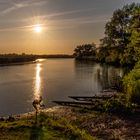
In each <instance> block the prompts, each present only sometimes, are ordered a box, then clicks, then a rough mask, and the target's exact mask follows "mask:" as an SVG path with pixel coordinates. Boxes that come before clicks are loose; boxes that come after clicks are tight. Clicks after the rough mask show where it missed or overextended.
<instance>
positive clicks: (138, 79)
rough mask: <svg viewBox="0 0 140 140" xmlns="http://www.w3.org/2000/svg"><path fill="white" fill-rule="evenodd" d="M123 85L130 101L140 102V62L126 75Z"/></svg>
mask: <svg viewBox="0 0 140 140" xmlns="http://www.w3.org/2000/svg"><path fill="white" fill-rule="evenodd" d="M123 86H124V92H125V93H126V97H127V99H128V101H130V102H133V103H137V104H140V62H138V63H137V64H136V65H135V67H134V69H133V70H132V71H131V72H130V73H129V74H128V75H126V76H125V77H124V79H123Z"/></svg>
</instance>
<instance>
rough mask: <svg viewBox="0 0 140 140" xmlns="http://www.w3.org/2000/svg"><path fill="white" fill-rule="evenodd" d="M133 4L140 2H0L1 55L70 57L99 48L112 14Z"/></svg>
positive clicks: (47, 0)
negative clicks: (78, 49) (79, 49)
mask: <svg viewBox="0 0 140 140" xmlns="http://www.w3.org/2000/svg"><path fill="white" fill-rule="evenodd" d="M132 2H136V3H138V2H140V0H0V53H22V52H25V53H36V54H38V53H40V54H57V53H68V54H71V53H73V49H74V47H75V46H77V45H79V44H83V43H92V42H95V43H97V44H99V39H101V38H102V37H103V36H104V34H103V33H104V26H105V23H106V22H107V21H108V20H109V19H110V17H111V16H112V13H113V11H114V10H116V9H117V8H121V7H122V6H123V5H125V4H129V3H132ZM35 24H42V28H43V29H42V32H41V33H36V32H35V31H33V25H35Z"/></svg>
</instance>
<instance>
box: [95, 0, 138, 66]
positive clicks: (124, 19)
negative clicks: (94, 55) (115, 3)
mask: <svg viewBox="0 0 140 140" xmlns="http://www.w3.org/2000/svg"><path fill="white" fill-rule="evenodd" d="M139 28H140V4H135V3H133V4H131V5H126V6H124V7H123V8H122V9H118V10H116V11H115V12H114V13H113V16H112V18H111V20H110V21H109V22H108V23H107V24H106V26H105V37H104V38H103V39H101V45H100V51H99V55H98V56H99V57H98V59H99V60H101V61H104V62H107V63H119V64H122V65H125V64H130V65H131V64H133V63H135V62H136V61H137V60H138V54H137V52H140V51H139V50H140V49H139V44H140V40H139V39H138V38H139V36H140V32H139V30H140V29H139ZM136 46H137V47H136ZM103 50H106V51H105V52H104V55H103V56H102V58H100V53H103Z"/></svg>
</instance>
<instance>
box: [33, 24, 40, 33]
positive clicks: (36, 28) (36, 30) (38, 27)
mask: <svg viewBox="0 0 140 140" xmlns="http://www.w3.org/2000/svg"><path fill="white" fill-rule="evenodd" d="M34 31H35V32H36V33H40V32H42V27H41V25H40V24H37V25H35V26H34Z"/></svg>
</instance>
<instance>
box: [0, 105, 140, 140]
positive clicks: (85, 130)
mask: <svg viewBox="0 0 140 140" xmlns="http://www.w3.org/2000/svg"><path fill="white" fill-rule="evenodd" d="M14 118H15V120H13V121H1V123H0V130H1V131H0V137H1V139H4V138H7V137H8V136H9V138H10V137H11V138H17V139H18V138H20V137H21V136H22V138H23V137H24V138H26V139H27V140H28V139H29V138H31V137H33V136H35V135H36V136H37V137H38V138H42V139H45V138H46V137H47V136H48V135H49V137H50V139H51V140H53V139H55V140H57V139H60V137H61V139H62V140H63V139H64V140H67V139H68V140H69V139H70V137H73V139H76V138H77V139H79V140H92V139H93V140H94V139H103V140H104V139H107V140H111V139H114V140H115V139H116V140H122V139H123V140H134V139H135V140H137V139H140V114H137V115H132V116H129V115H128V116H126V117H121V116H115V115H109V114H107V113H101V112H95V111H91V110H86V109H82V108H81V109H80V108H72V107H60V106H56V107H53V108H49V109H44V110H42V111H41V113H40V115H39V116H38V124H37V126H35V124H34V121H35V120H34V119H35V118H34V113H33V112H31V113H26V114H22V115H16V116H14ZM36 130H39V132H37V131H36ZM49 137H48V139H49ZM20 140H21V139H20Z"/></svg>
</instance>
